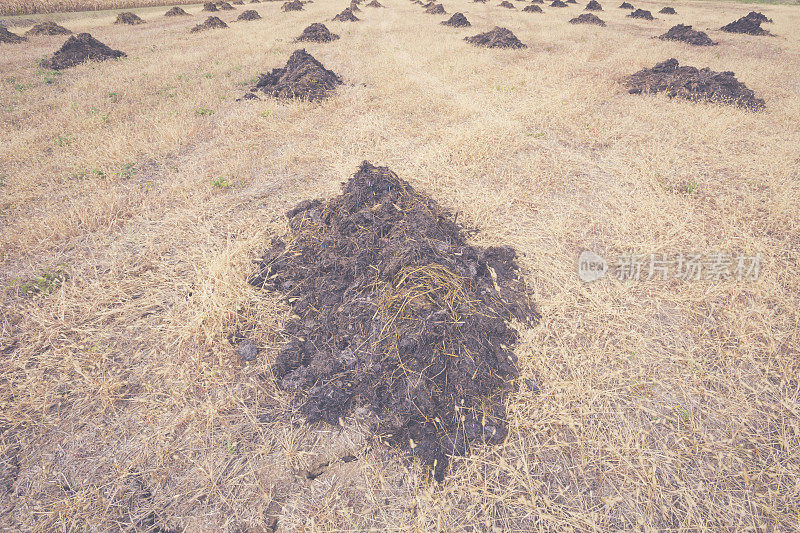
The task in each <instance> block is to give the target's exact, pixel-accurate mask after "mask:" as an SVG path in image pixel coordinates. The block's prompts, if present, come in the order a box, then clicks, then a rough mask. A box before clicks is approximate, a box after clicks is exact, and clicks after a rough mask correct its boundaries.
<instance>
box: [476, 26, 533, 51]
mask: <svg viewBox="0 0 800 533" xmlns="http://www.w3.org/2000/svg"><path fill="white" fill-rule="evenodd" d="M464 40H465V41H467V42H468V43H470V44H474V45H476V46H485V47H487V48H527V47H528V46H527V45H525V44H523V43H522V42H521V41H520V40H519V39H517V36H516V35H514V34H513V33H511V30H509V29H508V28H501V27H499V26H495V27H494V29H493V30H492V31H487V32H486V33H479V34H478V35H473V36H472V37H465V38H464Z"/></svg>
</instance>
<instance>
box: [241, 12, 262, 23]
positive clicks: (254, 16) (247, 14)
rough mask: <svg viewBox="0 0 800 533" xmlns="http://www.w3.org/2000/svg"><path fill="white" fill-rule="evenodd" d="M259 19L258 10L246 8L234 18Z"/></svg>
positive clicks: (243, 19)
mask: <svg viewBox="0 0 800 533" xmlns="http://www.w3.org/2000/svg"><path fill="white" fill-rule="evenodd" d="M259 19H261V15H259V14H258V11H256V10H255V9H247V10H245V11H242V12H241V13H240V14H239V16H238V17H236V20H242V21H248V20H259Z"/></svg>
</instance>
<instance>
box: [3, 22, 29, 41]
mask: <svg viewBox="0 0 800 533" xmlns="http://www.w3.org/2000/svg"><path fill="white" fill-rule="evenodd" d="M27 40H28V38H27V37H23V36H21V35H17V34H16V33H12V32H10V31H8V30H7V29H6V27H5V26H0V43H8V44H16V43H21V42H24V41H27Z"/></svg>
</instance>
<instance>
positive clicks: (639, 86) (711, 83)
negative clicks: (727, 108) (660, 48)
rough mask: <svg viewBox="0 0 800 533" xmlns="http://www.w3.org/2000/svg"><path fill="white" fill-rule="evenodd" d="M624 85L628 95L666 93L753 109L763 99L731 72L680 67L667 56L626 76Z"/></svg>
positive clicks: (670, 95) (761, 107) (676, 61)
mask: <svg viewBox="0 0 800 533" xmlns="http://www.w3.org/2000/svg"><path fill="white" fill-rule="evenodd" d="M626 84H627V86H628V88H629V92H630V93H631V94H647V93H665V94H666V95H667V96H669V97H670V98H675V97H679V98H685V99H687V100H703V101H708V102H721V103H724V104H732V105H737V106H740V107H745V108H748V109H752V110H760V109H763V108H764V100H762V99H760V98H756V96H755V94H754V93H753V91H751V90H750V89H748V88H747V87H746V86H745V85H744V84H743V83H741V82H740V81H739V80H737V79H736V77H735V76H734V74H733V72H729V71H728V72H714V71H713V70H711V69H709V68H703V69H697V68H695V67H688V66H683V67H681V66H679V65H678V60H676V59H668V60H667V61H663V62H661V63H659V64H657V65H656V66H654V67H653V68H650V69H647V68H646V69H643V70H641V71H639V72H637V73H635V74H632V75H630V76H628V78H627V79H626Z"/></svg>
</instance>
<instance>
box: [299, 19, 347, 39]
mask: <svg viewBox="0 0 800 533" xmlns="http://www.w3.org/2000/svg"><path fill="white" fill-rule="evenodd" d="M338 38H339V36H338V35H336V34H335V33H331V31H330V30H329V29H328V27H327V26H325V24H322V23H320V22H315V23H314V24H311V25H310V26H307V27H306V29H304V30H303V33H301V34H300V36H299V37H297V39H295V40H296V41H298V42H310V43H329V42H331V41H335V40H336V39H338Z"/></svg>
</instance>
